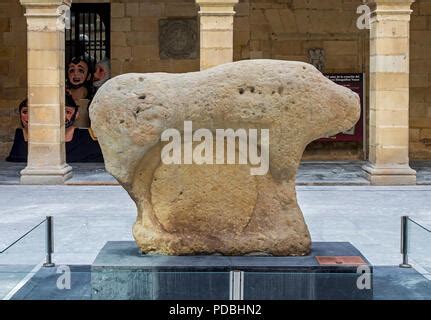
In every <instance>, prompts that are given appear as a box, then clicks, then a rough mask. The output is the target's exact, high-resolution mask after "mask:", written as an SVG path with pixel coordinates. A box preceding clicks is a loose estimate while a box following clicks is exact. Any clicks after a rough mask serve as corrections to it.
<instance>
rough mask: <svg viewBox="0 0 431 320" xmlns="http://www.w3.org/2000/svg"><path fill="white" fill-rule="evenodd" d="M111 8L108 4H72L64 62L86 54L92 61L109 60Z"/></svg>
mask: <svg viewBox="0 0 431 320" xmlns="http://www.w3.org/2000/svg"><path fill="white" fill-rule="evenodd" d="M110 27H111V6H110V4H109V3H98V4H93V3H77V4H72V7H71V14H70V29H68V30H65V32H66V34H65V36H66V52H65V56H66V62H68V61H70V60H71V59H72V58H73V57H78V56H81V55H84V54H88V55H89V56H90V57H91V58H92V59H94V61H100V60H102V59H103V58H107V59H109V58H110V49H111V44H110V40H111V39H110V30H111V28H110Z"/></svg>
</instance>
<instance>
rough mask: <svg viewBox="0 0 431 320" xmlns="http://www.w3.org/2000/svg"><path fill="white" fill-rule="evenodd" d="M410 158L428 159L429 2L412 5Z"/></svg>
mask: <svg viewBox="0 0 431 320" xmlns="http://www.w3.org/2000/svg"><path fill="white" fill-rule="evenodd" d="M410 37H411V39H410V50H411V52H410V54H411V60H410V158H411V159H427V160H429V159H431V59H430V57H431V1H429V0H419V1H417V2H416V3H414V4H413V15H412V20H411V32H410Z"/></svg>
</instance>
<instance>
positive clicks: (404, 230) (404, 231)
mask: <svg viewBox="0 0 431 320" xmlns="http://www.w3.org/2000/svg"><path fill="white" fill-rule="evenodd" d="M408 219H409V217H408V216H402V217H401V254H402V255H403V263H401V264H400V268H411V267H412V266H411V265H410V264H409V254H408V237H409V232H408Z"/></svg>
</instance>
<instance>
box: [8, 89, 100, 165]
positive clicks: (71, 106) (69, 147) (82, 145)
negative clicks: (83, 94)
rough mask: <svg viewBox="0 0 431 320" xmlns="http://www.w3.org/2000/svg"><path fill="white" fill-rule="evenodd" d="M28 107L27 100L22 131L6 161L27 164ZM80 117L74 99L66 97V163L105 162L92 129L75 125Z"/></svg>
mask: <svg viewBox="0 0 431 320" xmlns="http://www.w3.org/2000/svg"><path fill="white" fill-rule="evenodd" d="M27 113H28V107H27V100H25V101H23V102H22V103H21V104H20V119H21V125H22V127H23V128H22V129H21V128H18V129H16V131H15V139H14V143H13V146H12V149H11V152H10V154H9V156H8V157H7V158H6V161H10V162H27V153H28V142H27V136H28V135H27V131H28V130H27V127H28V116H27ZM78 116H79V111H78V105H77V104H76V103H75V101H74V100H73V98H72V97H71V96H69V95H66V108H65V127H66V136H65V141H66V162H68V163H72V162H103V155H102V151H101V150H100V146H99V143H98V142H97V139H96V138H95V137H94V135H93V133H92V130H91V129H80V128H77V127H75V126H74V125H73V124H74V122H75V120H76V118H77V117H78Z"/></svg>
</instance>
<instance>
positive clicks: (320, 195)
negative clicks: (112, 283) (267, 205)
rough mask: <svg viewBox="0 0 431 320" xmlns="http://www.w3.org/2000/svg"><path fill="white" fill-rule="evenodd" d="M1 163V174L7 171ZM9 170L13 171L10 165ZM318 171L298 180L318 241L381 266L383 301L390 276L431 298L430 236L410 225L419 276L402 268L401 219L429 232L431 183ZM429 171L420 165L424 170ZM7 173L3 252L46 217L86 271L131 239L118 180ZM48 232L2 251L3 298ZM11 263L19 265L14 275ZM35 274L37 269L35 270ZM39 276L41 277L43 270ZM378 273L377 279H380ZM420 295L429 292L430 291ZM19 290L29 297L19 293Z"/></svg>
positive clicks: (67, 257)
mask: <svg viewBox="0 0 431 320" xmlns="http://www.w3.org/2000/svg"><path fill="white" fill-rule="evenodd" d="M319 166H320V167H319ZM1 168H2V167H1V166H0V174H2V173H3V174H4V171H3V172H1ZM75 168H76V167H75ZM86 168H87V169H88V166H87V167H86ZM319 168H320V169H319ZM3 169H4V167H3ZM87 169H86V170H87ZM96 169H97V168H96ZM8 170H9V171H8V172H9V176H11V175H10V172H11V170H10V168H9V169H8ZM97 170H99V169H97ZM314 170H315V171H314V173H312V172H311V171H308V172H307V170H303V171H302V173H301V172H300V174H299V179H298V180H299V182H300V183H299V184H302V185H299V186H298V187H297V192H298V202H299V204H300V206H301V209H302V211H303V213H304V216H305V219H306V222H307V224H308V226H309V229H310V233H311V236H312V239H313V241H348V242H351V243H352V244H353V245H354V246H355V247H356V248H358V249H359V250H360V251H361V252H362V253H363V255H364V256H365V257H366V258H367V259H368V260H369V261H370V262H371V263H372V264H373V265H374V266H379V267H378V268H377V269H376V278H375V285H379V286H381V288H380V296H378V297H380V298H382V299H383V298H385V297H386V298H391V297H392V298H397V297H398V298H402V296H400V294H399V292H400V291H396V290H395V289H393V288H392V289H391V286H390V283H391V281H389V280H388V279H393V281H395V282H392V285H394V284H393V283H397V286H398V287H399V288H401V289H402V290H407V291H409V290H410V291H409V292H410V295H404V298H406V297H410V298H427V299H431V282H430V281H429V280H428V278H430V279H431V277H430V272H431V269H430V267H431V261H430V258H431V237H430V233H426V232H423V233H422V231H421V230H412V232H414V233H415V236H414V243H413V248H412V249H414V250H413V252H414V254H413V255H412V256H411V258H412V261H413V263H414V266H415V269H416V270H417V271H418V272H419V273H417V272H415V271H414V270H412V269H409V270H408V271H407V269H400V268H398V267H397V266H398V264H399V263H400V262H401V255H400V217H401V216H403V215H409V216H411V217H412V218H413V219H414V220H415V221H417V222H419V223H420V224H422V225H423V226H425V227H428V228H429V229H431V186H429V185H426V184H424V185H417V186H408V187H407V186H406V187H373V186H369V185H361V184H360V183H352V181H353V182H355V178H352V179H350V180H349V179H348V178H346V177H345V178H344V179H341V178H342V177H343V175H347V176H348V175H351V176H352V177H356V178H359V176H357V175H356V174H357V173H355V172H356V171H355V170H353V171H352V166H351V165H346V166H345V168H343V165H342V164H340V165H337V166H334V167H333V169H332V171H329V173H328V167H327V166H326V167H325V166H323V165H316V167H315V169H314ZM319 170H320V172H322V176H321V178H322V180H325V179H326V184H336V181H334V180H332V182H331V180H329V179H328V177H330V178H331V179H332V178H338V179H341V180H343V181H344V185H343V183H339V185H324V184H325V183H322V185H318V184H317V185H316V183H315V182H316V181H317V179H316V178H315V177H316V176H317V175H316V172H319ZM343 170H344V171H343ZM427 171H428V169H426V168H424V169H423V172H427ZM92 172H93V175H94V176H97V175H99V176H98V177H99V181H98V183H99V184H104V183H103V181H105V182H106V181H107V179H108V178H109V177H110V176H108V175H107V174H106V172H103V171H100V172H97V171H92ZM331 172H332V173H331ZM337 172H338V173H337ZM6 176H7V175H3V176H2V177H3V178H2V179H3V180H2V181H3V183H2V185H0V251H1V250H2V249H3V248H5V247H6V246H7V245H9V244H10V243H12V242H13V241H14V240H16V239H17V238H18V237H19V236H21V235H22V234H24V233H25V232H26V231H28V230H29V229H30V228H32V227H33V226H35V225H36V224H37V223H39V222H40V221H42V220H43V219H44V218H45V216H47V215H51V216H53V217H54V226H55V253H54V262H55V263H56V264H57V265H62V264H67V265H75V266H76V267H75V268H77V269H76V270H87V269H88V266H89V265H91V263H92V262H93V260H94V259H95V257H96V255H97V254H98V252H99V250H100V249H101V248H102V247H103V245H104V244H105V243H106V242H107V241H121V240H133V238H132V234H131V228H132V225H133V223H134V221H135V217H136V207H135V204H134V203H133V202H132V200H131V199H130V198H129V196H128V194H127V192H126V191H125V190H124V189H123V188H122V187H120V186H118V185H114V181H113V180H111V182H112V183H111V184H112V185H109V183H106V184H108V185H82V184H84V182H85V181H84V180H85V179H88V177H89V176H88V174H81V176H80V175H79V174H78V175H76V177H75V179H78V178H79V177H81V178H79V179H81V180H75V182H76V183H75V185H73V184H72V185H67V186H24V185H18V184H14V183H12V182H11V179H12V178H10V179H9V180H8V179H7V177H6ZM102 177H103V179H102ZM110 178H111V179H112V177H110ZM301 179H302V183H301ZM427 179H428V175H424V176H423V177H422V181H423V182H425V181H427ZM90 180H91V179H90ZM96 180H97V179H94V178H93V179H92V181H96ZM8 181H9V183H7V182H8ZM101 181H102V182H101ZM313 181H314V182H313ZM358 181H359V180H358ZM349 182H350V185H349ZM95 184H96V183H95ZM307 184H310V185H307ZM313 184H314V185H313ZM355 184H357V185H355ZM44 231H45V230H44V229H43V228H42V227H39V228H37V229H36V230H34V231H33V232H32V233H31V234H29V236H27V237H26V238H24V239H23V240H22V241H20V242H18V243H17V244H16V245H15V246H13V247H12V248H11V249H9V250H8V251H7V252H6V253H4V254H0V298H1V297H3V296H6V295H7V294H8V293H10V291H11V290H13V289H14V288H16V287H17V285H19V283H20V282H21V284H23V278H25V276H26V275H27V274H28V273H29V271H31V268H30V267H28V266H36V265H37V264H38V263H39V262H40V261H42V260H43V259H44V248H45V234H44ZM8 265H9V266H12V265H15V266H18V267H15V268H14V272H11V271H10V270H11V269H10V268H9V269H7V266H8ZM25 266H27V267H25ZM80 268H83V269H80ZM86 268H87V269H86ZM42 270H43V268H42ZM36 271H37V270H36ZM36 271H34V270H33V274H34V272H36ZM43 272H45V273H47V272H48V271H46V270H45V271H43ZM43 272H42V274H43ZM50 272H51V274H49V272H48V273H47V277H48V278H49V277H52V276H53V274H52V272H54V273H55V271H50ZM30 273H31V272H30ZM38 274H39V276H40V272H39V273H38ZM80 274H81V278H80V277H77V279H78V280H79V279H81V280H79V281H81V282H82V285H81V287H79V286H78V289H79V288H80V289H79V290H78V289H76V290H78V291H74V292H73V293H69V294H70V295H71V296H69V298H70V297H72V298H77V296H76V295H81V298H83V299H84V298H86V297H87V298H88V290H89V289H88V281H87V280H88V279H87V278H88V272H87V275H85V272H81V273H80ZM379 274H380V275H381V277H380V278H379V277H377V275H379ZM402 275H405V276H406V278H402ZM35 279H37V277H36V278H35ZM86 279H87V280H86ZM27 280H29V279H27ZM78 280H76V281H78ZM86 281H87V282H86ZM400 281H401V282H402V285H401V284H400V283H401V282H400ZM24 282H25V281H24ZM29 283H31V282H29ZM400 286H401V287H400ZM21 287H22V286H21ZM30 289H31V288H30ZM30 289H29V288H28V287H27V289H26V290H27V291H25V292H27V294H28V292H31V290H30ZM401 289H400V290H401ZM29 290H30V291H29ZM402 290H401V291H402ZM385 292H386V293H385ZM397 292H398V293H397ZM423 292H428V296H426V295H425V294H424V293H423ZM20 294H21V297H25V293H23V291H22V290H21V291H20ZM397 294H398V295H397ZM10 297H12V296H11V295H9V298H10ZM16 297H19V295H17V296H15V298H16Z"/></svg>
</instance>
